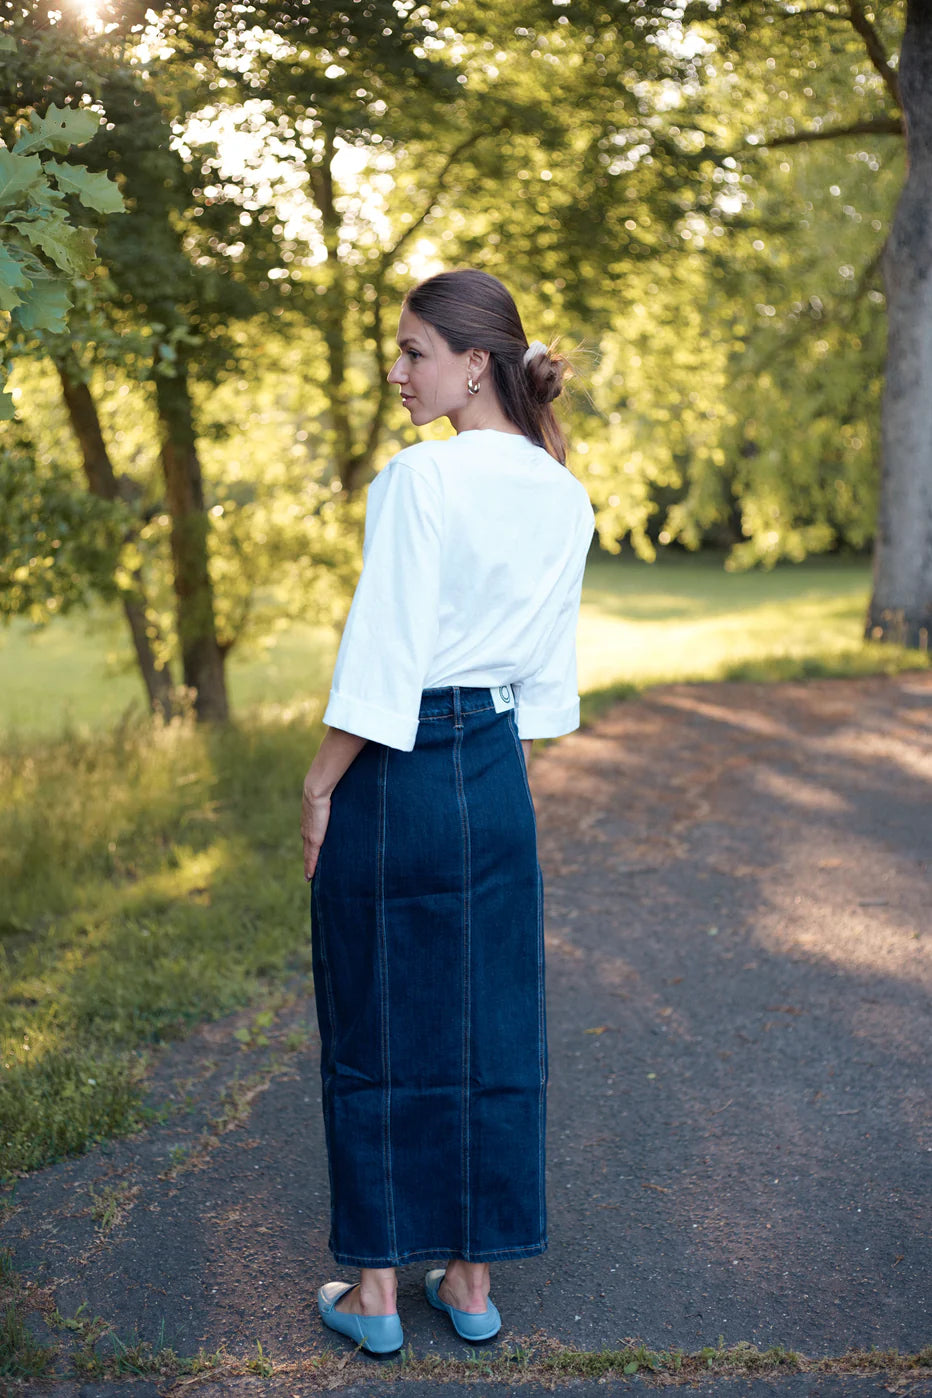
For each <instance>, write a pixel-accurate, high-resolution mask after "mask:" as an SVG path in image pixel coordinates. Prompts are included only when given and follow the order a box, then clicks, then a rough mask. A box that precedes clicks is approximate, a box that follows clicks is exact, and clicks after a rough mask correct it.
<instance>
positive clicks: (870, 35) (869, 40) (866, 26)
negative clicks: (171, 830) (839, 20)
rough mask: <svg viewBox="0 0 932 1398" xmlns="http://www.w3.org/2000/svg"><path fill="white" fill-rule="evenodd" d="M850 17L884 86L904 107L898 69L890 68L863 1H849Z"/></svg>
mask: <svg viewBox="0 0 932 1398" xmlns="http://www.w3.org/2000/svg"><path fill="white" fill-rule="evenodd" d="M848 16H849V18H850V20H851V23H852V25H853V27H854V28H855V29H856V30H857V32H858V34H860V36H861V38H862V39H863V40H864V45H865V47H866V49H867V54H868V57H869V58H870V61H871V63H873V65H874V67H875V68H876V69H877V72H878V73H879V74H880V76H881V77H882V78H883V81H884V85H885V87H886V89H887V91H888V92H889V93H890V96H891V97H892V98H893V100H894V102H895V103H896V105H897V106H898V107H902V105H903V103H902V99H901V98H900V82H899V78H898V77H897V75H896V69H894V68H891V67H890V63H889V60H888V59H887V54H886V50H885V49H884V46H883V44H882V42H881V39H880V35H879V34H878V33H877V30H876V29H875V27H874V25H873V24H872V22H871V21H870V20H869V19H868V17H867V15H866V14H865V12H864V5H863V3H862V0H848Z"/></svg>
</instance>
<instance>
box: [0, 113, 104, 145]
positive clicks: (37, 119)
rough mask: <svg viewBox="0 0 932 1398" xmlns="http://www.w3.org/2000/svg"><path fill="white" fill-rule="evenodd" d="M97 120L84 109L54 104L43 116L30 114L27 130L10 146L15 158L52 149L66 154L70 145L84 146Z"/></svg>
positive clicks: (93, 130)
mask: <svg viewBox="0 0 932 1398" xmlns="http://www.w3.org/2000/svg"><path fill="white" fill-rule="evenodd" d="M99 123H100V118H99V117H98V116H97V115H96V113H95V112H90V111H88V110H87V109H86V108H85V107H56V106H55V103H54V102H53V103H52V105H51V106H50V107H49V109H48V111H47V112H46V114H45V116H39V114H38V112H30V114H29V129H28V131H26V132H24V134H23V135H22V136H20V138H19V140H18V141H17V142H16V145H15V146H14V147H13V154H14V155H28V154H29V153H30V152H31V151H37V150H51V151H55V152H56V153H57V154H59V155H65V154H67V152H68V151H69V150H70V149H71V147H72V146H83V145H84V144H85V143H86V142H87V141H89V140H90V139H91V137H92V136H93V135H94V133H95V132H96V130H97V127H98V125H99Z"/></svg>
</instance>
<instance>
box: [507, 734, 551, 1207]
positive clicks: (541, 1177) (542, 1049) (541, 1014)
mask: <svg viewBox="0 0 932 1398" xmlns="http://www.w3.org/2000/svg"><path fill="white" fill-rule="evenodd" d="M508 727H509V729H510V730H511V736H512V739H513V740H514V745H515V752H516V753H517V756H518V760H519V764H520V767H521V772H522V774H523V776H524V789H525V791H526V792H527V799H528V801H529V802H530V806H531V814H532V818H533V821H534V829H535V832H536V829H537V812H536V811H535V810H534V797H533V796H532V795H531V784H530V781H529V780H528V773H527V761H526V759H525V756H524V749H523V748H522V747H521V740H520V739H519V737H518V725H517V721H516V720H515V715H514V710H511V711H510V712H509V722H508ZM545 1014H546V1001H545V986H544V883H543V875H542V873H541V869H540V864H538V866H537V1022H538V1024H539V1025H540V1037H539V1039H538V1046H537V1052H538V1069H539V1072H540V1094H539V1097H538V1106H537V1112H538V1117H537V1120H538V1132H537V1138H538V1146H537V1161H538V1163H537V1192H538V1209H539V1212H540V1231H541V1233H542V1234H543V1232H544V1228H545V1226H546V1222H547V1195H546V1182H545V1181H546V1155H545V1152H546V1145H545V1129H544V1128H545V1120H546V1111H547V1057H546V1055H547V1038H546V1032H547V1031H546V1019H545Z"/></svg>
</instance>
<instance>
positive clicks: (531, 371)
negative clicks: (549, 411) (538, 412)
mask: <svg viewBox="0 0 932 1398" xmlns="http://www.w3.org/2000/svg"><path fill="white" fill-rule="evenodd" d="M539 343H540V341H538V340H535V341H534V344H533V345H529V346H528V348H529V349H534V348H536V346H537V345H538V344H539ZM568 368H569V361H568V360H567V359H565V358H564V357H563V355H562V354H551V353H550V351H549V350H548V349H546V348H545V347H542V349H541V350H538V351H537V353H536V354H534V355H533V356H532V357H531V359H530V360H528V361H527V362H526V364H525V371H526V373H527V376H528V379H529V380H530V384H531V393H532V395H533V397H534V398H535V399H536V401H537V402H538V403H552V402H553V400H554V398H559V396H560V394H561V393H562V392H563V379H564V376H565V374H566V371H567V369H568Z"/></svg>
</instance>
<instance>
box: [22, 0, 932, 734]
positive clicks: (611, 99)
mask: <svg viewBox="0 0 932 1398" xmlns="http://www.w3.org/2000/svg"><path fill="white" fill-rule="evenodd" d="M922 8H923V7H922V6H918V5H916V6H913V7H912V9H911V10H910V23H911V25H912V31H913V34H914V35H915V34H916V33H918V29H917V25H918V23H919V18H921V16H920V11H921V10H922ZM0 9H2V12H3V14H4V17H5V21H6V24H5V31H4V32H5V36H6V37H7V38H8V39H10V40H12V41H13V42H12V43H7V44H5V46H4V47H3V49H2V51H0V90H2V93H3V97H4V102H3V104H2V105H3V107H4V110H5V112H6V118H5V123H6V124H5V129H4V135H5V137H6V138H7V140H8V144H10V145H12V143H13V141H14V140H15V139H16V138H17V136H18V134H19V133H21V131H22V130H23V128H24V123H25V122H27V121H28V120H29V113H30V112H31V111H37V112H39V113H40V114H41V113H43V112H46V111H48V109H49V107H50V104H52V103H55V104H57V106H58V107H59V108H62V109H69V110H71V109H73V110H76V111H87V112H92V113H96V114H98V115H99V117H101V118H102V124H101V127H100V130H99V132H98V134H97V135H96V136H95V137H94V138H93V139H92V140H91V141H90V143H89V144H88V145H87V146H84V147H82V148H81V152H80V158H81V161H82V162H84V163H86V165H87V166H88V169H89V171H90V172H91V173H92V174H93V175H95V176H97V175H104V174H106V175H107V176H109V178H110V180H111V181H113V182H114V183H115V184H116V186H118V188H119V189H120V191H121V193H122V196H123V198H124V200H125V205H126V213H124V214H119V215H116V214H108V213H106V212H103V211H100V212H99V213H95V214H94V217H95V219H97V221H98V225H99V226H98V238H97V244H98V251H99V261H98V264H97V266H96V268H95V269H94V270H93V272H87V271H85V272H84V274H82V275H81V276H80V277H78V279H77V282H78V285H77V288H76V291H75V294H74V300H75V305H74V308H73V309H72V311H71V313H70V316H69V319H68V325H67V330H64V329H62V328H60V327H59V328H58V329H49V328H42V327H36V326H33V327H30V326H28V325H26V326H24V325H22V324H18V325H15V326H13V327H11V335H10V351H9V352H10V353H11V354H12V356H13V357H14V358H15V362H16V371H15V375H14V378H13V392H14V396H15V403H16V421H15V422H13V423H11V424H10V426H9V427H8V428H7V429H5V432H6V436H5V438H4V443H3V446H2V448H0V450H2V453H3V455H2V458H0V459H2V462H3V463H4V464H3V466H2V470H3V472H4V479H5V480H8V481H9V480H15V481H27V480H28V485H29V488H28V489H23V490H22V491H19V492H18V494H17V499H18V501H19V504H18V506H17V509H16V511H14V512H13V513H12V515H11V517H10V523H9V524H7V525H6V527H5V533H4V535H3V536H2V543H3V549H4V550H5V551H6V553H7V554H8V557H9V559H12V560H14V561H15V568H13V569H10V567H9V564H4V563H3V562H2V561H0V568H4V567H6V569H7V572H8V573H9V575H10V576H11V577H12V576H13V573H14V572H16V571H21V570H22V568H23V567H24V566H26V565H25V564H24V563H23V559H24V558H27V557H28V559H29V560H32V562H30V563H29V565H28V566H29V568H30V569H31V570H32V572H33V573H35V574H37V575H38V574H39V573H41V576H42V579H43V582H42V587H41V588H39V589H38V590H37V589H35V588H21V589H20V592H19V593H15V592H13V591H11V592H10V593H9V594H8V596H9V597H10V598H12V599H15V600H12V601H9V602H8V603H7V604H6V610H7V611H11V610H19V611H21V612H26V613H27V614H29V615H31V616H32V617H34V618H37V619H38V618H43V617H49V616H52V615H54V614H55V613H56V612H57V611H59V610H61V609H63V608H65V607H67V606H69V605H74V604H75V603H76V602H77V601H79V600H82V599H84V598H86V597H87V595H88V594H89V592H94V591H97V592H99V593H101V594H102V595H105V596H116V597H119V598H120V599H121V601H122V603H123V607H124V611H125V614H126V617H127V622H128V624H129V627H130V630H131V632H132V634H133V640H134V647H135V654H136V657H137V661H138V663H139V666H140V669H141V672H142V674H143V675H144V676H145V678H146V683H147V691H148V695H149V699H150V702H151V703H152V704H153V705H158V706H160V707H161V708H163V709H164V710H170V709H171V707H172V704H173V703H174V702H175V696H176V695H177V694H178V693H179V685H183V686H184V687H185V688H186V689H187V690H189V691H190V692H192V693H193V695H194V696H195V702H196V704H197V708H198V712H199V713H200V714H202V715H203V716H204V717H212V718H218V717H219V718H222V717H223V716H224V715H225V714H226V712H227V699H226V691H225V659H226V657H227V656H228V654H229V653H230V651H231V649H232V648H233V647H235V646H240V647H241V646H244V645H248V644H254V643H256V642H257V641H259V640H261V639H262V637H263V636H267V635H268V634H270V632H271V631H272V630H274V628H275V627H278V626H281V625H283V624H285V623H286V622H287V621H288V619H289V618H293V617H302V618H304V619H305V620H314V619H320V620H330V619H336V618H338V617H339V615H340V614H341V609H342V608H343V607H344V606H345V603H346V599H347V597H348V595H349V590H350V588H351V585H352V581H353V578H354V575H355V569H356V567H357V566H358V563H357V560H358V547H359V530H360V525H361V518H362V509H363V501H362V498H361V494H360V487H361V486H363V485H365V483H366V482H367V481H368V479H370V478H371V475H372V474H373V473H374V471H375V470H376V469H377V468H378V467H379V466H380V465H382V464H383V463H384V461H385V460H387V458H388V455H389V453H390V451H391V450H392V449H393V448H395V447H397V446H398V445H401V444H403V443H404V442H405V441H407V440H409V436H408V431H407V429H406V425H405V421H404V419H403V415H402V413H401V411H400V409H399V408H398V406H397V404H396V403H395V401H394V398H393V397H392V395H391V394H390V393H388V392H387V391H386V385H385V373H386V371H387V368H388V365H389V363H390V362H391V358H392V357H393V352H392V340H393V335H394V329H395V317H396V312H397V307H398V303H399V301H400V298H401V296H402V295H403V293H404V290H405V288H406V287H407V286H408V285H409V284H410V283H411V282H412V281H413V280H416V279H418V278H419V277H421V276H424V275H428V274H429V273H430V272H432V271H435V270H438V269H439V268H440V267H441V266H450V265H457V264H462V263H469V264H472V265H478V266H481V267H484V268H486V269H487V270H488V271H490V272H493V273H495V274H497V275H499V276H501V277H502V278H503V279H504V280H505V281H506V282H507V283H508V284H509V285H510V286H511V287H512V288H513V289H514V290H515V293H516V295H517V298H518V301H519V306H520V308H521V310H522V313H523V316H524V319H525V324H526V327H527V330H528V333H529V335H530V336H531V337H534V336H537V337H540V338H544V339H549V338H551V337H553V336H557V335H559V336H560V338H561V343H562V345H563V346H564V347H568V348H570V349H571V350H575V352H576V357H577V360H578V363H579V367H580V374H579V380H578V391H577V393H576V395H575V397H574V400H573V405H572V408H571V410H570V418H571V420H570V422H569V424H568V425H569V427H570V430H571V436H572V440H573V443H574V451H573V456H572V459H571V466H572V469H573V470H574V471H576V473H577V474H578V475H580V477H581V478H582V479H583V480H584V482H585V484H586V485H587V487H588V489H589V490H590V493H591V496H592V499H593V502H594V504H595V505H596V509H597V521H598V527H599V536H600V541H601V544H602V546H603V548H605V549H607V550H609V551H616V550H618V549H619V548H622V547H627V546H630V547H633V548H634V549H636V550H637V551H638V552H640V553H641V554H642V555H643V556H648V557H649V556H651V555H652V554H653V551H654V550H655V549H656V548H657V547H658V546H661V547H664V546H673V545H682V546H686V547H688V548H690V549H698V548H702V547H714V548H717V549H721V550H724V551H725V556H726V558H727V560H728V566H731V567H745V566H751V565H761V564H762V565H771V564H773V563H776V562H777V561H779V560H781V559H801V558H803V557H804V556H806V555H807V554H810V553H820V552H829V551H837V550H843V549H849V550H864V549H866V548H868V547H869V546H870V545H871V542H872V540H873V537H874V528H875V519H876V516H877V503H878V485H879V480H880V472H879V470H878V459H879V455H880V441H879V425H880V412H881V398H882V392H883V382H884V355H885V341H886V316H885V313H886V299H885V288H884V284H883V280H882V276H881V266H882V261H883V255H884V247H885V243H886V240H887V237H888V234H889V230H890V226H891V220H892V218H893V211H894V208H895V206H896V201H897V198H898V195H899V193H900V190H901V188H902V186H903V182H904V175H905V160H904V144H905V143H904V139H903V122H902V116H901V100H902V99H901V94H900V91H899V79H898V73H897V53H898V51H899V47H900V43H901V40H902V34H903V29H904V24H905V22H906V18H907V6H906V4H905V3H903V0H889V3H884V0H878V3H876V4H874V5H871V6H868V5H865V4H862V3H861V2H860V0H837V3H835V4H829V5H820V6H818V7H815V6H809V7H807V6H806V5H804V4H802V3H800V4H790V3H786V0H759V3H753V0H747V3H744V0H730V2H729V4H727V5H718V4H714V3H711V0H709V3H706V2H705V0H695V2H694V3H690V4H687V5H685V6H683V7H678V6H671V5H669V4H659V3H654V2H653V0H638V3H637V4H626V5H620V4H608V3H604V0H603V3H596V0H573V3H572V4H563V3H554V2H553V0H528V3H521V4H518V3H517V0H502V3H500V4H497V5H495V6H488V5H485V4H480V3H478V0H456V3H444V4H439V3H438V4H433V3H424V4H420V5H415V4H401V3H392V2H391V0H347V3H346V4H345V5H342V6H341V5H329V4H327V5H324V4H321V3H314V4H305V3H298V0H294V3H291V0H283V3H275V4H271V3H269V4H265V3H263V0H253V3H251V4H250V5H249V6H236V5H231V4H228V3H221V2H220V0H182V3H176V4H174V5H172V6H171V7H161V6H158V5H156V6H153V7H151V8H149V9H146V8H145V7H143V6H140V5H138V4H131V3H120V0H96V3H95V0H58V3H57V4H56V6H54V7H53V6H51V5H49V6H46V5H32V4H30V5H28V6H27V5H26V4H25V3H22V4H20V3H15V0H5V3H4V4H3V5H2V7H0ZM914 47H915V51H916V52H917V53H920V52H926V50H924V49H923V48H922V44H921V43H917V44H915V45H914ZM913 91H915V92H916V93H917V94H918V95H917V96H916V98H915V104H916V106H917V110H918V109H920V108H922V107H923V105H924V100H923V94H924V92H932V85H927V86H926V87H925V89H923V88H922V85H921V82H920V83H919V84H918V85H916V84H914V88H913ZM920 127H921V122H919V121H918V119H917V120H913V121H912V122H911V140H913V141H914V142H915V141H916V140H918V139H919V136H917V135H914V134H913V129H914V130H915V131H917V132H918V131H919V130H920ZM921 129H922V131H925V129H926V128H925V127H921ZM922 139H923V140H925V139H926V138H925V136H923V137H922ZM922 149H926V147H922ZM925 169H926V166H925V165H924V164H923V165H921V170H920V172H919V173H918V174H916V175H915V176H911V179H912V189H913V191H914V192H915V191H916V190H917V189H918V190H919V191H920V195H921V190H922V188H932V185H930V182H929V181H928V180H927V179H925V176H924V175H923V174H922V173H921V171H922V170H925ZM924 179H925V185H924V186H923V185H922V183H921V182H922V180H924ZM917 181H918V182H919V183H918V184H917ZM73 197H74V196H71V195H68V196H67V198H69V199H72V198H73ZM900 223H901V226H903V219H902V218H901V220H900ZM901 241H902V240H901ZM907 241H908V239H907ZM898 246H899V244H898ZM915 251H916V250H915V248H914V253H915ZM888 257H889V255H888ZM920 264H921V256H920V259H919V263H917V264H916V265H917V266H918V265H920ZM913 302H915V297H913ZM925 397H926V399H928V400H929V401H932V395H930V394H929V392H928V386H927V387H926V391H925ZM915 404H916V399H915V397H914V399H913V412H915ZM889 411H890V405H889V402H888V415H889ZM908 411H909V410H907V415H908ZM437 430H438V431H441V430H442V428H440V427H438V428H437ZM930 440H932V439H930ZM891 450H892V448H891V446H890V443H889V442H888V445H887V457H888V458H889V457H890V452H891ZM901 455H902V454H901ZM887 469H888V475H889V472H890V471H892V472H893V474H892V475H889V479H890V480H891V481H893V480H898V479H899V478H900V476H899V475H897V469H896V468H894V467H890V466H889V462H888V468H887ZM907 469H909V468H908V463H907ZM918 469H919V463H916V462H915V461H914V462H913V472H914V475H915V471H916V470H918ZM923 469H924V468H923ZM901 474H902V471H900V475H901ZM17 490H18V487H17ZM63 493H64V497H67V499H68V501H69V502H70V503H69V509H70V511H71V513H70V514H68V520H69V521H71V522H70V523H69V525H68V527H69V529H71V530H72V534H73V535H80V537H81V538H82V539H86V540H87V548H86V549H85V551H84V552H83V553H82V552H81V551H80V550H78V551H77V552H76V551H75V549H74V548H73V547H72V546H71V545H70V544H69V545H68V547H67V548H66V547H65V545H64V543H63V542H62V534H63V531H62V530H61V529H60V528H57V527H54V528H52V529H51V531H49V530H48V529H46V528H45V524H44V523H43V521H48V520H50V519H51V520H55V519H56V518H58V516H59V515H61V504H62V499H63ZM87 496H92V497H94V499H95V500H96V501H97V502H98V505H99V506H100V508H101V509H103V507H104V506H106V507H107V508H108V509H109V511H110V513H109V514H107V513H106V510H104V512H103V513H100V512H95V511H98V506H97V505H95V506H94V507H93V508H90V507H89V506H88V502H87V499H86V497H87ZM920 497H921V498H923V499H924V500H925V501H926V504H925V506H924V507H923V508H925V511H926V517H927V520H928V515H929V513H930V510H929V506H928V500H929V498H930V495H929V494H928V493H927V494H926V495H925V496H922V493H921V490H920ZM908 498H909V499H911V500H912V501H913V505H912V506H911V507H910V508H911V509H912V513H913V514H914V515H915V513H916V507H915V499H916V497H915V495H913V496H910V497H908ZM82 511H83V513H82ZM56 512H57V513H56ZM66 514H67V512H66ZM85 514H86V520H85ZM105 516H106V519H107V520H110V521H111V524H110V525H109V526H108V527H109V528H110V533H109V534H107V533H106V529H105V528H104V519H105ZM62 518H64V516H62ZM885 518H887V516H885ZM927 527H929V526H928V523H927ZM115 528H116V529H117V531H118V532H117V534H116V535H114V532H113V531H114V529H115ZM102 530H103V534H102V533H101V531H102ZM43 531H44V532H43ZM890 531H892V532H890ZM888 533H889V539H890V541H889V543H888V546H887V551H888V554H892V556H901V555H902V552H903V550H902V548H901V546H900V544H899V543H898V542H897V537H898V536H896V531H895V528H894V526H893V525H892V524H890V525H889V528H888ZM14 536H15V537H14ZM928 556H929V555H928V553H927V554H926V557H928ZM79 562H80V567H79ZM917 566H918V565H917ZM926 566H927V565H926ZM81 568H83V569H84V573H83V576H82V577H79V573H80V571H81ZM4 576H5V575H4ZM911 585H912V586H913V592H912V594H911V596H912V600H909V599H907V598H906V597H905V593H904V594H903V597H904V599H905V600H897V599H898V598H899V596H900V594H899V593H897V592H896V587H894V589H893V592H892V593H890V594H889V596H887V597H886V599H885V600H881V602H880V603H878V608H877V610H876V613H875V614H874V615H872V619H871V625H872V626H874V627H876V628H877V631H878V634H880V635H885V634H886V633H887V631H888V630H889V632H890V633H891V634H893V633H894V632H896V635H897V638H901V637H902V636H903V635H909V636H910V637H912V639H913V641H914V643H915V642H916V641H917V640H921V635H920V630H919V629H917V628H919V627H920V626H921V614H922V607H923V606H925V605H927V603H924V602H923V600H922V598H923V595H925V597H926V599H928V580H927V581H926V584H925V585H926V593H925V594H923V592H922V587H923V584H922V583H921V581H920V582H917V579H916V577H915V568H914V570H913V575H912V576H911ZM897 586H899V583H898V584H897ZM901 591H902V589H901ZM910 608H911V609H912V611H911V612H910V615H911V616H913V621H912V622H909V624H908V625H907V623H906V621H905V619H904V618H905V613H906V611H907V610H909V609H910ZM917 608H918V610H917ZM884 612H886V613H888V614H889V615H888V618H887V621H884V620H883V618H882V615H881V614H882V613H884ZM900 612H902V613H903V615H902V616H900V619H899V621H896V616H897V615H898V614H899V613H900ZM914 614H915V615H914ZM916 618H918V621H917V620H916ZM914 622H915V624H914ZM888 623H889V624H888ZM904 626H906V627H907V629H906V631H905V632H904V629H903V628H904ZM909 626H913V630H912V631H910V630H909Z"/></svg>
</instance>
